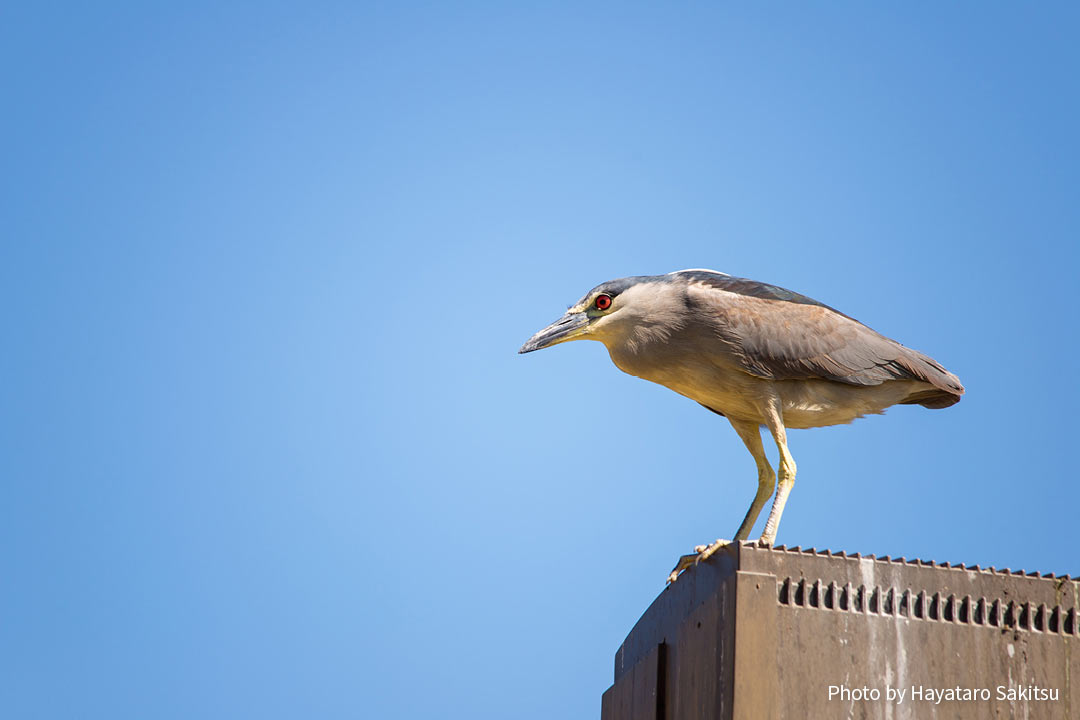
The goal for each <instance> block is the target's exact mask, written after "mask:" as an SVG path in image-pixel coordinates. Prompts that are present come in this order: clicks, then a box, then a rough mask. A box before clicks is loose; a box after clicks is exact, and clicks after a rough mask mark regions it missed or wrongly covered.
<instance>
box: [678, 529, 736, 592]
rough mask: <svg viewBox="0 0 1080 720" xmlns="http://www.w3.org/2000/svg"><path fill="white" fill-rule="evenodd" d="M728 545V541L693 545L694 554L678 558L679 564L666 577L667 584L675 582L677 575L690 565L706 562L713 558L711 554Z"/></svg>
mask: <svg viewBox="0 0 1080 720" xmlns="http://www.w3.org/2000/svg"><path fill="white" fill-rule="evenodd" d="M730 544H731V542H730V541H728V540H717V541H716V542H714V543H712V544H711V545H695V546H694V552H693V553H692V554H690V555H683V556H682V557H680V558H679V562H677V563H675V567H674V568H673V569H672V571H671V573H670V574H669V575H668V578H667V584H668V585H670V584H671V583H673V582H675V580H676V579H678V577H679V574H680V573H682V571H683V570H686V569H687V568H689V567H690V566H691V565H697V564H698V563H699V562H701V561H702V560H708V559H709V558H710V557H712V556H713V554H715V553H716V551H717V550H719V549H720V548H722V547H726V546H728V545H730Z"/></svg>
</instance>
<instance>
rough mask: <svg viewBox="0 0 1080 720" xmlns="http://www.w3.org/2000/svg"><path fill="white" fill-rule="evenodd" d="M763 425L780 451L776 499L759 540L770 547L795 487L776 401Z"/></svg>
mask: <svg viewBox="0 0 1080 720" xmlns="http://www.w3.org/2000/svg"><path fill="white" fill-rule="evenodd" d="M765 425H766V426H767V427H768V428H769V432H771V433H772V436H773V440H775V441H776V447H777V449H778V450H779V451H780V473H779V477H780V480H779V482H778V483H777V486H776V497H775V498H774V499H773V504H772V509H771V510H769V519H768V520H766V521H765V531H764V532H762V533H761V539H760V542H761V544H762V545H766V546H769V547H771V546H772V544H773V543H774V542H776V531H777V530H779V529H780V516H781V515H783V514H784V505H786V504H787V499H788V494H789V493H790V492H791V488H792V487H793V486H794V485H795V460H794V458H792V457H791V453H790V452H788V447H787V429H786V428H785V427H784V418H783V415H782V414H781V412H780V403H779V402H778V401H777V402H773V403H772V404H771V405H770V407H769V408H768V411H767V412H766V413H765Z"/></svg>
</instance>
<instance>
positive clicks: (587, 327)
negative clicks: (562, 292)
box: [518, 268, 964, 583]
mask: <svg viewBox="0 0 1080 720" xmlns="http://www.w3.org/2000/svg"><path fill="white" fill-rule="evenodd" d="M572 340H597V341H599V342H601V343H603V344H604V345H605V346H606V347H607V350H608V354H609V355H610V357H611V360H612V362H613V363H614V364H615V366H616V367H617V368H618V369H620V370H622V371H623V372H625V373H629V374H630V375H634V376H636V377H639V378H642V379H645V380H649V381H651V382H654V383H658V384H660V385H663V386H664V387H667V388H669V389H671V390H673V391H675V392H676V393H678V394H680V395H683V396H685V397H687V398H689V399H691V400H693V401H695V402H697V403H699V404H701V405H702V406H703V407H705V408H706V409H707V410H710V411H712V412H714V413H716V414H717V415H720V416H722V417H724V418H726V419H727V421H728V422H729V423H730V424H731V427H732V428H733V429H734V430H735V432H736V434H738V436H739V438H740V439H741V440H742V442H743V444H745V445H746V448H747V450H749V451H750V454H751V455H752V456H753V458H754V462H755V463H756V465H757V490H756V492H755V494H754V499H753V500H752V501H751V503H750V508H749V509H748V510H747V512H746V515H745V517H744V518H743V521H742V523H741V524H740V525H739V527H738V529H737V530H736V531H735V535H734V538H733V540H732V541H728V540H725V539H718V540H716V541H715V542H713V543H709V544H705V545H698V546H695V547H694V552H693V553H691V554H687V555H683V556H681V557H680V558H679V561H678V563H677V564H676V565H675V568H674V569H673V570H672V571H671V573H670V574H669V575H668V582H669V583H670V582H673V581H675V580H676V579H677V578H678V576H679V575H680V573H682V572H683V571H684V570H686V569H687V568H689V567H691V566H693V565H695V564H697V563H699V562H701V561H703V560H706V559H708V558H709V557H710V556H711V555H713V554H714V553H716V552H717V551H718V550H720V549H721V548H722V547H724V546H726V545H728V544H730V542H738V541H746V540H747V538H748V536H749V534H750V532H751V530H752V529H753V527H754V525H755V523H756V522H757V519H758V516H759V515H760V513H761V510H762V508H763V507H764V505H765V503H766V501H767V500H768V499H769V498H770V497H773V494H774V492H775V497H773V502H772V507H771V509H770V511H769V515H768V518H767V520H766V521H765V527H764V530H763V531H762V533H761V536H760V537H759V538H758V543H759V545H761V546H763V547H772V546H773V544H774V543H775V540H776V535H777V531H778V529H779V526H780V517H781V515H782V514H783V512H784V506H785V505H786V504H787V500H788V495H789V494H790V492H791V489H792V486H793V485H794V484H795V471H796V465H795V460H794V459H793V458H792V455H791V452H790V451H789V450H788V441H787V431H788V430H789V429H801V428H815V427H826V426H830V425H841V424H846V423H850V422H852V421H853V420H856V419H858V418H861V417H863V416H865V415H869V414H879V413H882V412H884V411H885V410H886V409H887V408H889V407H892V406H893V405H898V404H899V405H921V406H923V407H926V408H931V409H941V408H946V407H949V406H951V405H954V404H956V403H957V402H959V401H960V397H961V396H962V395H963V394H964V386H963V385H962V384H961V383H960V379H959V378H958V377H957V376H956V375H954V374H952V373H951V372H949V371H948V370H946V369H945V368H944V367H943V366H942V365H941V364H940V363H938V362H937V361H935V360H934V359H933V358H931V357H929V356H928V355H925V354H923V353H921V352H918V351H917V350H913V349H911V348H908V347H905V346H904V345H901V344H900V343H899V342H897V341H895V340H892V339H890V338H888V337H885V336H884V335H881V334H880V333H878V332H876V331H874V330H872V329H871V328H869V327H867V326H866V325H864V324H862V323H861V322H859V321H858V320H855V319H854V318H852V317H850V316H848V315H845V314H844V313H842V312H840V311H838V310H835V309H833V308H831V307H829V306H828V305H825V304H824V303H821V302H818V301H817V300H814V299H812V298H809V297H807V296H805V295H801V294H799V293H797V292H793V291H791V290H786V289H784V288H782V287H778V286H776V285H770V284H768V283H764V282H758V281H755V280H749V279H747V278H741V277H735V276H732V275H728V274H726V273H722V272H718V271H716V270H707V269H701V268H697V269H690V270H677V271H675V272H671V273H667V274H664V275H639V276H633V277H625V278H620V279H618V280H611V281H609V282H605V283H602V284H600V285H597V286H596V287H594V288H593V289H592V290H590V291H589V292H587V293H586V294H585V296H584V297H582V298H581V299H580V300H578V301H577V302H576V303H574V304H573V305H571V306H570V307H569V309H568V310H567V311H566V313H565V314H564V315H563V316H562V317H561V318H559V319H558V320H556V321H555V322H553V323H551V324H550V325H548V326H547V327H545V328H543V329H542V330H540V331H539V332H537V333H536V334H534V335H533V336H532V337H530V338H529V339H528V340H527V341H526V342H525V344H524V345H522V347H521V349H520V350H519V351H518V352H519V353H530V352H533V351H536V350H541V349H543V348H548V347H551V346H553V345H558V344H561V343H565V342H569V341H572ZM762 427H764V428H765V429H767V430H768V431H769V433H770V434H771V436H772V440H773V442H774V443H776V447H777V449H778V451H779V468H778V471H777V472H774V471H773V468H772V466H771V465H770V463H769V460H768V458H767V457H766V455H765V450H764V447H763V445H762V436H761V428H762Z"/></svg>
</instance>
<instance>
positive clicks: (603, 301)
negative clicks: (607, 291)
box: [595, 295, 611, 310]
mask: <svg viewBox="0 0 1080 720" xmlns="http://www.w3.org/2000/svg"><path fill="white" fill-rule="evenodd" d="M595 305H596V309H597V310H607V309H608V308H609V307H611V296H610V295H597V296H596V301H595Z"/></svg>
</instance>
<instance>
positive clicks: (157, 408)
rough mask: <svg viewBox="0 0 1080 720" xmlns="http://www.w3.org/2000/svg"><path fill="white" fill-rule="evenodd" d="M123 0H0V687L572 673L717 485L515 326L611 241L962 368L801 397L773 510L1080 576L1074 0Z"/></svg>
mask: <svg viewBox="0 0 1080 720" xmlns="http://www.w3.org/2000/svg"><path fill="white" fill-rule="evenodd" d="M152 5H153V6H148V5H146V4H143V3H138V4H131V5H124V4H114V3H92V4H85V3H77V4H76V3H71V4H63V3H59V4H50V3H22V4H9V5H7V6H6V7H5V8H4V9H3V10H2V11H0V83H2V87H3V98H4V99H3V108H4V109H3V112H2V113H0V129H2V133H0V164H2V167H3V172H2V173H0V242H2V248H3V252H2V257H0V298H2V303H0V307H2V310H0V312H2V317H3V323H2V327H3V336H4V344H3V352H2V355H0V370H2V373H3V378H4V381H3V383H2V384H0V408H2V410H0V578H2V582H0V586H2V587H0V709H2V714H3V715H4V716H5V717H12V718H74V717H79V718H109V719H110V720H114V719H116V718H156V719H162V720H164V719H168V718H237V717H253V718H302V717H320V718H524V719H530V718H553V717H559V718H596V717H598V715H599V711H600V694H601V692H602V691H603V690H604V689H605V688H606V687H607V686H608V685H609V684H610V682H611V678H612V665H613V656H614V653H615V650H616V649H617V647H618V645H619V643H620V642H621V641H622V639H623V637H624V636H625V634H626V633H627V632H628V631H629V629H630V628H631V626H632V625H633V623H634V622H635V621H636V620H637V618H638V616H639V615H640V614H641V612H642V611H644V609H645V608H646V607H647V606H648V604H649V603H650V602H651V600H652V599H653V598H654V597H655V596H656V595H657V593H659V592H660V591H661V590H662V589H663V580H664V578H665V576H666V574H667V572H668V570H670V568H671V566H672V564H673V563H674V561H675V559H676V558H677V557H678V555H680V554H681V553H683V552H686V551H688V550H689V549H690V548H691V547H692V546H693V545H695V544H697V543H700V542H703V541H709V540H713V539H715V538H716V537H719V536H730V535H731V533H733V532H734V530H735V528H736V527H737V525H738V523H739V521H740V520H741V518H742V514H743V512H744V511H745V508H746V506H747V505H748V503H749V500H750V498H751V496H752V495H753V491H754V487H755V472H754V466H753V462H752V460H751V458H750V456H749V454H748V453H747V452H746V450H745V449H744V448H743V446H742V443H741V442H740V441H739V439H738V437H737V436H736V435H735V433H734V432H733V431H732V430H731V428H730V427H729V426H728V424H727V423H726V422H725V421H724V420H722V419H721V418H718V417H716V416H714V415H712V414H710V413H708V412H706V411H705V410H703V409H701V408H700V407H698V406H697V405H696V404H694V403H692V402H690V401H688V400H686V399H684V398H682V397H679V396H677V395H675V394H674V393H672V392H670V391H668V390H666V389H664V388H662V387H660V386H657V385H651V384H649V383H646V382H643V381H641V380H638V379H635V378H632V377H630V376H628V375H624V374H622V373H620V372H618V371H617V370H616V369H615V368H614V366H612V365H611V363H610V361H609V359H608V357H607V354H606V352H605V351H604V348H603V347H602V346H601V345H599V344H597V343H572V344H569V345H565V346H560V347H557V348H554V349H550V350H545V351H543V352H539V353H534V354H531V355H526V356H519V355H517V354H516V353H517V349H518V347H519V346H520V345H521V343H522V342H523V341H524V340H525V339H526V338H527V337H529V335H531V334H532V333H533V332H534V331H536V330H537V329H539V328H540V327H542V326H543V325H545V324H547V323H548V322H550V321H551V320H554V319H555V318H556V317H558V316H559V315H560V314H561V312H562V311H563V309H564V308H565V307H566V305H568V304H569V303H571V302H574V301H575V300H577V299H578V298H579V297H580V296H581V295H582V294H583V293H584V292H585V291H586V290H588V289H589V288H591V287H592V286H594V285H596V284H598V283H600V282H603V281H606V280H610V279H612V278H617V277H621V276H625V275H635V274H657V273H664V272H668V271H671V270H676V269H680V268H686V267H711V268H716V269H718V270H722V271H725V272H728V273H731V274H734V275H740V276H744V277H751V278H754V279H758V280H764V281H768V282H772V283H774V284H778V285H781V286H784V287H788V288H791V289H793V290H796V291H799V292H802V293H804V294H807V295H810V296H811V297H814V298H817V299H819V300H821V301H823V302H826V303H828V304H830V305H832V306H834V307H837V308H838V309H840V310H842V311H843V312H845V313H847V314H850V315H852V316H854V317H856V318H858V319H860V320H862V321H863V322H865V323H867V324H868V325H870V326H872V327H874V328H875V329H877V330H879V331H881V332H883V333H884V334H886V335H889V336H891V337H894V338H896V339H898V340H900V341H901V342H903V343H905V344H907V345H910V346H912V347H915V348H918V349H920V350H923V351H925V352H927V353H929V354H930V355H932V356H933V357H935V358H936V359H937V360H939V361H940V362H942V363H943V364H944V365H945V366H946V367H948V368H949V369H950V370H952V371H953V372H955V373H957V374H958V375H959V376H960V378H961V379H962V380H963V382H964V383H965V385H966V386H967V390H968V394H967V395H966V396H965V397H964V399H963V401H962V402H961V403H960V404H959V405H956V406H955V407H953V408H950V409H948V410H944V411H930V410H925V409H923V408H918V407H901V408H894V409H893V410H891V411H890V412H889V413H888V414H887V415H885V416H884V417H873V418H868V419H864V420H861V421H858V422H856V423H855V424H853V425H850V426H843V427H838V428H828V429H823V430H802V431H793V432H792V433H791V435H790V446H791V450H792V452H793V454H794V456H795V459H796V460H797V462H798V466H799V476H798V482H797V484H796V486H795V489H794V491H793V493H792V495H791V499H790V501H789V503H788V505H787V512H786V513H785V516H784V522H783V524H782V525H781V528H780V535H779V538H778V541H779V542H781V543H787V544H790V545H796V544H797V545H802V546H815V547H819V548H822V547H829V548H833V549H837V550H840V549H843V550H847V551H849V552H856V551H857V552H863V553H878V554H889V555H893V556H906V557H920V558H927V559H934V560H948V561H953V562H958V561H963V562H967V563H981V564H984V565H996V566H999V567H1011V568H1024V569H1027V570H1033V569H1037V570H1040V571H1053V572H1057V573H1073V574H1080V553H1078V551H1077V530H1076V518H1077V515H1078V513H1077V508H1078V505H1080V490H1078V485H1077V479H1076V477H1075V476H1076V467H1077V459H1076V455H1075V451H1076V443H1077V438H1076V431H1077V421H1076V406H1077V403H1078V401H1080V397H1078V392H1077V389H1078V381H1077V377H1078V375H1077V371H1078V369H1080V368H1078V365H1080V360H1078V357H1080V346H1078V333H1077V316H1078V312H1080V307H1078V306H1080V303H1078V302H1077V280H1076V278H1077V271H1078V269H1080V268H1078V262H1077V259H1078V245H1080V209H1078V208H1080V203H1078V199H1080V194H1078V189H1080V143H1078V140H1077V128H1078V127H1080V112H1078V108H1080V103H1078V85H1077V77H1078V73H1080V60H1078V53H1080V46H1078V44H1077V42H1076V28H1077V24H1078V21H1080V13H1078V11H1077V9H1076V6H1075V4H1064V3H1062V4H1055V3H1040V4H1038V6H1037V7H1036V6H1031V5H1021V4H1017V3H975V2H957V3H945V4H942V3H928V2H927V3H905V4H904V5H903V6H902V7H901V6H899V5H897V4H888V6H886V4H882V3H873V4H867V3H845V2H841V3H827V4H824V3H791V4H787V3H768V4H767V5H762V4H757V5H755V6H754V7H751V6H750V4H747V3H740V4H736V3H726V4H721V3H677V4H663V3H661V4H656V3H649V4H646V3H610V4H594V3H565V4H556V3H536V4H528V3H494V4H474V3H431V4H427V5H424V4H412V3H380V4H367V3H340V4H322V3H303V4H300V3H295V4H292V5H289V4H285V3H252V4H243V3H232V2H226V3H219V2H215V3H207V4H191V3H181V4H178V5H176V6H175V8H163V7H159V6H158V5H157V4H152ZM770 452H772V453H773V454H774V453H775V451H774V450H773V449H771V448H770ZM762 522H763V519H762ZM760 529H761V524H760V523H759V525H758V528H757V531H756V532H760ZM755 536H756V533H755Z"/></svg>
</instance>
